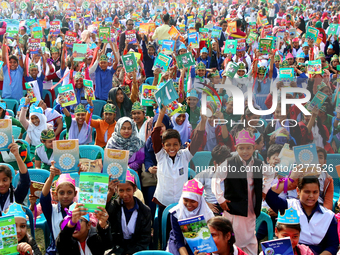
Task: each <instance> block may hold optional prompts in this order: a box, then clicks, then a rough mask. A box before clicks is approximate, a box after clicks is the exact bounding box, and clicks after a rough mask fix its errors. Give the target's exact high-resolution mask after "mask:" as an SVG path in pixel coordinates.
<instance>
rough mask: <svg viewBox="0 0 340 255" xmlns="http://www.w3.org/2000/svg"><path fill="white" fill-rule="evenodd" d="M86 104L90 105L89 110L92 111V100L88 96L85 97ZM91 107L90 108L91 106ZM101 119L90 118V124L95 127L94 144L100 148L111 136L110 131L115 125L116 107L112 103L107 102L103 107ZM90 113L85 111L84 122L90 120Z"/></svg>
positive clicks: (112, 130)
mask: <svg viewBox="0 0 340 255" xmlns="http://www.w3.org/2000/svg"><path fill="white" fill-rule="evenodd" d="M87 102H88V104H89V105H90V112H91V113H92V112H93V102H92V100H91V99H90V98H88V99H87ZM91 107H92V108H91ZM103 115H104V119H103V120H94V119H91V124H90V126H91V127H93V128H95V129H96V141H95V145H98V146H100V147H102V148H104V147H105V146H106V143H107V141H108V140H109V139H110V137H111V136H112V133H113V132H114V130H115V126H116V120H115V117H116V107H115V106H114V105H113V104H110V103H107V104H106V105H104V108H103ZM90 116H91V115H90V113H89V112H87V113H86V120H85V121H86V123H89V121H90Z"/></svg>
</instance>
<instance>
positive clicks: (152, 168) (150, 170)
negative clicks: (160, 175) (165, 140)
mask: <svg viewBox="0 0 340 255" xmlns="http://www.w3.org/2000/svg"><path fill="white" fill-rule="evenodd" d="M148 170H149V172H150V173H152V174H156V173H157V166H151V167H149V169H148Z"/></svg>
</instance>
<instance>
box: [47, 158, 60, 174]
mask: <svg viewBox="0 0 340 255" xmlns="http://www.w3.org/2000/svg"><path fill="white" fill-rule="evenodd" d="M54 164H55V161H54V160H53V161H51V167H50V177H52V178H54V177H55V176H56V175H61V171H60V170H59V169H58V168H55V167H54Z"/></svg>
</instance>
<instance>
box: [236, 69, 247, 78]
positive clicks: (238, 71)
mask: <svg viewBox="0 0 340 255" xmlns="http://www.w3.org/2000/svg"><path fill="white" fill-rule="evenodd" d="M245 74H246V72H245V71H244V70H237V75H238V76H240V77H242V76H243V75H245Z"/></svg>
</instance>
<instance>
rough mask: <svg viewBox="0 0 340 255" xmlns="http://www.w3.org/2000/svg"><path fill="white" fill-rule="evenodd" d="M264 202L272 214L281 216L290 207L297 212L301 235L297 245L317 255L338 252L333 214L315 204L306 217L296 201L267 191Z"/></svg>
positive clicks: (336, 231)
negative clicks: (324, 252) (305, 247)
mask: <svg viewBox="0 0 340 255" xmlns="http://www.w3.org/2000/svg"><path fill="white" fill-rule="evenodd" d="M266 202H267V204H268V205H269V206H270V208H271V209H273V211H274V212H276V213H278V212H279V211H280V213H281V214H283V213H284V211H285V210H286V209H288V208H290V207H293V208H294V209H295V210H297V213H298V215H299V217H300V225H301V233H300V240H299V243H301V244H304V245H307V246H308V247H309V248H311V249H312V250H313V251H314V252H316V253H317V254H320V253H322V252H323V251H328V252H330V253H331V254H332V255H335V254H336V253H337V251H338V246H339V237H338V230H337V227H338V226H337V225H338V224H337V220H336V218H335V216H334V213H333V212H332V211H330V210H328V209H326V208H325V207H323V206H321V205H320V204H319V203H318V202H316V205H315V208H314V209H313V211H312V213H311V214H310V215H307V214H306V212H305V210H304V209H303V207H302V205H301V202H300V200H298V199H287V200H285V199H282V198H280V197H279V195H278V194H276V193H275V192H274V191H272V190H269V191H268V193H267V196H266Z"/></svg>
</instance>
